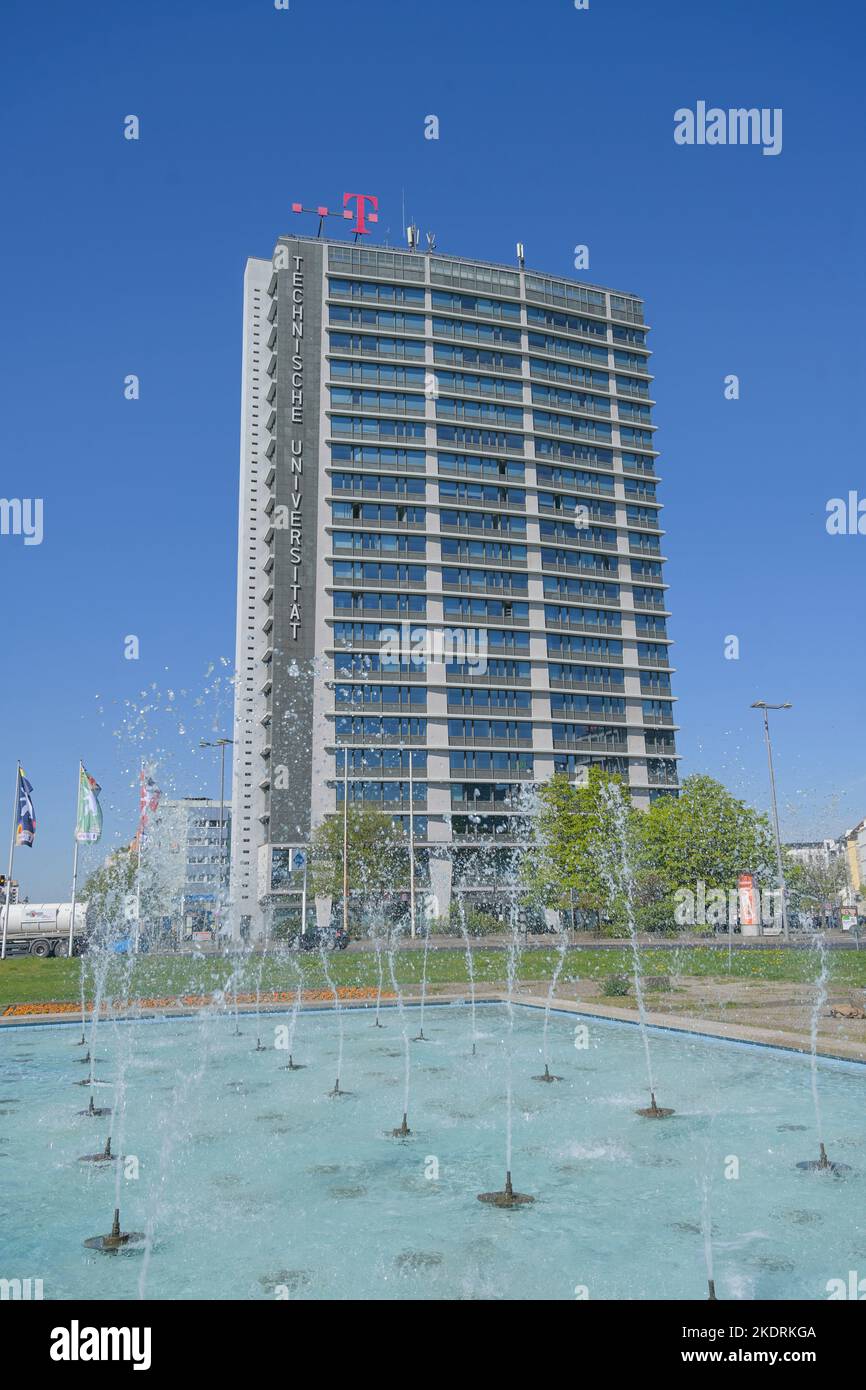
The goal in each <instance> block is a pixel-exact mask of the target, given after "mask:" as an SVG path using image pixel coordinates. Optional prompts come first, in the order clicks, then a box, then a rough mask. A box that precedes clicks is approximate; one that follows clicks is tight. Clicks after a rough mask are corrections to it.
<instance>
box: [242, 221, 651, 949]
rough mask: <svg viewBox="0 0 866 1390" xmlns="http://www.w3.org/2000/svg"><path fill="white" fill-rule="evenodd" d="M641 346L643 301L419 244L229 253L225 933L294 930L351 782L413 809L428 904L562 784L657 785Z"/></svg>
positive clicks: (478, 871)
mask: <svg viewBox="0 0 866 1390" xmlns="http://www.w3.org/2000/svg"><path fill="white" fill-rule="evenodd" d="M646 332H647V330H646V325H645V324H644V315H643V305H642V302H641V301H640V300H639V299H638V298H636V297H635V296H633V295H627V294H620V293H618V292H615V291H609V290H605V289H602V288H600V287H596V286H588V285H583V284H579V283H577V282H575V281H570V280H564V279H561V278H558V277H551V276H547V275H543V274H537V273H534V272H530V271H526V270H524V269H522V268H521V269H517V268H515V267H506V266H497V265H492V264H489V263H487V262H481V261H472V260H464V259H460V258H457V257H447V256H442V255H439V254H437V253H427V254H421V253H418V252H414V251H405V252H404V251H400V250H392V249H386V248H382V247H376V246H359V245H352V244H349V243H346V242H331V241H327V240H324V239H318V238H316V239H309V238H301V237H281V238H280V239H279V241H278V243H277V246H276V248H275V250H274V254H273V257H272V258H271V260H270V261H266V260H251V261H250V262H249V263H248V265H247V271H246V276H245V290H244V350H243V391H242V416H241V486H240V509H239V565H238V627H237V688H236V710H235V734H234V737H235V760H234V776H233V809H234V818H233V835H232V882H233V905H234V914H233V916H234V922H235V930H236V931H237V932H238V933H243V934H245V935H246V934H249V935H251V936H253V937H256V936H260V935H262V934H263V933H265V932H266V931H267V930H268V929H269V923H270V922H271V920H272V919H273V916H274V914H275V913H276V914H278V915H280V914H281V915H282V916H284V917H288V916H291V914H292V913H294V914H297V912H298V908H299V902H300V875H299V872H298V871H297V870H296V869H295V868H294V867H293V866H294V865H295V864H298V863H300V860H299V859H298V857H297V856H298V852H299V851H302V850H303V848H304V847H305V846H306V845H308V843H309V838H310V834H311V831H312V829H313V828H314V827H315V826H316V825H317V824H319V823H320V822H321V820H322V819H323V818H324V817H326V816H328V815H333V814H335V813H338V812H339V811H340V810H341V808H342V797H343V787H344V783H345V785H346V787H347V789H348V796H349V799H350V801H361V800H363V801H365V802H367V803H368V804H370V805H373V806H376V807H378V808H379V809H381V810H384V811H386V812H388V813H389V814H391V815H393V817H394V818H395V820H396V821H397V822H398V824H399V825H400V826H401V827H402V828H403V830H404V831H406V832H408V830H409V822H410V817H411V820H412V824H413V831H414V842H415V844H416V846H417V847H418V864H419V886H420V888H421V890H422V892H423V893H424V894H426V896H427V900H428V901H427V910H428V913H431V914H435V915H440V916H442V915H447V913H448V911H449V907H450V903H451V899H452V896H453V894H454V893H455V892H457V891H459V892H461V893H463V894H464V895H466V897H467V901H471V902H472V903H473V904H475V905H480V906H485V907H487V906H490V905H491V904H492V903H493V900H494V898H495V894H496V887H495V880H496V877H497V872H498V867H501V857H502V855H503V854H504V855H506V856H507V854H508V850H509V847H511V846H513V845H514V844H515V843H516V837H518V836H519V819H520V817H521V816H525V814H526V807H525V793H526V789H527V788H531V786H532V785H533V784H535V783H539V782H543V781H546V780H547V779H549V778H550V777H551V776H552V775H553V774H554V772H564V773H566V774H567V775H569V776H570V777H571V778H572V779H574V778H580V777H581V776H582V775H583V771H584V769H586V768H587V767H588V766H590V765H591V764H593V763H600V764H602V765H603V766H605V767H606V768H608V769H609V770H610V771H615V772H618V773H620V774H621V775H622V776H624V777H625V778H626V780H627V781H628V783H629V786H630V788H631V794H632V797H633V800H634V801H635V803H636V804H637V805H643V806H646V805H648V804H649V802H650V800H651V799H652V798H654V797H656V796H660V795H670V794H675V793H676V788H677V774H676V758H677V754H676V749H675V738H674V731H675V727H676V726H675V722H674V704H673V695H672V693H671V689H670V672H671V669H672V668H671V666H670V662H669V640H670V639H669V637H668V633H667V627H666V621H665V619H666V616H667V609H666V603H665V589H666V585H665V584H664V580H663V562H664V557H663V555H662V553H661V535H662V532H661V529H660V526H659V517H660V509H659V503H658V500H657V496H656V483H657V481H658V478H657V474H656V471H655V458H656V450H655V447H654V438H653V433H652V432H653V430H654V426H653V424H652V421H651V408H652V404H653V402H652V399H651V394H650V393H651V389H652V388H651V381H652V378H651V375H650V373H649V350H648V348H647V346H646ZM395 633H396V634H398V635H399V639H400V641H399V649H398V651H397V654H396V656H395V655H394V634H395ZM389 645H390V652H389ZM417 650H423V659H416V651H417ZM410 651H411V655H410ZM344 759H348V766H347V765H346V763H345V762H344ZM479 851H482V853H481V854H479ZM320 908H321V912H320V915H323V912H324V909H323V907H322V905H320ZM310 911H312V904H310Z"/></svg>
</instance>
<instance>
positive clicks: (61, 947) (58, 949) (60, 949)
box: [54, 941, 69, 956]
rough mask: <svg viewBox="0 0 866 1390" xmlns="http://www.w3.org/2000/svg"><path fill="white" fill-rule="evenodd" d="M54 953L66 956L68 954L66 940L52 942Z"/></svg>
mask: <svg viewBox="0 0 866 1390" xmlns="http://www.w3.org/2000/svg"><path fill="white" fill-rule="evenodd" d="M54 955H55V956H68V955H69V944H68V942H66V941H55V943H54Z"/></svg>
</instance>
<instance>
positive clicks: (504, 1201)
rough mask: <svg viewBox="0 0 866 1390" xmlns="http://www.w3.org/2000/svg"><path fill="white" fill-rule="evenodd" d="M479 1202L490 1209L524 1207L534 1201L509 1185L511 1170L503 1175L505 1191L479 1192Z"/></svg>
mask: <svg viewBox="0 0 866 1390" xmlns="http://www.w3.org/2000/svg"><path fill="white" fill-rule="evenodd" d="M478 1200H479V1202H487V1204H488V1205H489V1206H491V1207H505V1208H506V1209H509V1208H511V1207H524V1206H528V1205H529V1204H530V1203H531V1202H534V1201H535V1198H534V1197H530V1196H528V1195H527V1193H525V1192H515V1191H514V1188H513V1186H512V1183H511V1169H510V1168H509V1170H508V1172H507V1173H506V1174H505V1189H504V1191H502V1192H479V1193H478Z"/></svg>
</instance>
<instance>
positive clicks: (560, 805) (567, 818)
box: [523, 766, 638, 917]
mask: <svg viewBox="0 0 866 1390" xmlns="http://www.w3.org/2000/svg"><path fill="white" fill-rule="evenodd" d="M538 799H539V803H540V809H539V812H538V814H537V816H536V817H535V818H534V823H533V838H532V849H531V853H529V854H528V855H526V856H525V858H524V870H523V871H524V878H525V880H526V883H527V886H528V887H529V889H530V891H531V892H532V893H533V894H534V895H535V896H536V897H537V898H538V899H539V900H540V901H541V902H542V903H543V904H544V905H545V906H546V907H550V908H556V909H559V910H560V911H562V910H564V909H569V908H570V907H571V906H572V901H573V897H572V895H574V900H575V902H576V905H577V906H580V907H582V908H583V909H587V908H589V909H590V910H595V911H596V912H598V913H599V914H600V913H601V911H602V910H603V909H604V908H605V907H607V909H608V911H609V914H610V915H612V916H614V917H618V916H619V914H620V910H621V908H622V884H621V881H620V879H621V874H620V869H621V866H622V864H623V863H624V862H625V861H626V859H627V856H628V854H629V853H630V849H631V845H632V842H633V839H634V834H635V817H636V816H637V815H638V812H636V811H634V810H633V808H632V806H631V804H630V802H629V800H628V793H627V788H626V787H625V784H624V783H623V782H622V780H621V779H620V778H619V777H614V776H611V775H610V774H609V773H607V772H605V771H604V770H603V769H601V768H599V767H592V766H591V767H590V768H589V771H588V774H587V780H586V782H585V783H583V784H577V785H575V784H573V783H572V782H570V781H569V779H568V777H567V776H566V775H565V774H564V773H557V774H556V776H554V777H553V778H551V780H550V781H549V782H545V783H544V785H543V786H541V787H540V788H539V790H538Z"/></svg>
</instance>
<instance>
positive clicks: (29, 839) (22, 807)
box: [15, 767, 36, 849]
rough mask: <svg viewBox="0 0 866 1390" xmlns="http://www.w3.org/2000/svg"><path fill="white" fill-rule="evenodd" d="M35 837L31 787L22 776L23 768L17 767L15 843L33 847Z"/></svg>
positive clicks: (34, 816) (34, 813)
mask: <svg viewBox="0 0 866 1390" xmlns="http://www.w3.org/2000/svg"><path fill="white" fill-rule="evenodd" d="M35 838H36V812H35V811H34V809H33V788H32V787H31V785H30V783H29V782H28V781H27V778H26V777H25V776H24V772H23V769H22V768H20V767H19V769H18V830H17V832H16V835H15V843H16V845H29V846H30V847H31V849H32V848H33V841H34V840H35Z"/></svg>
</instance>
